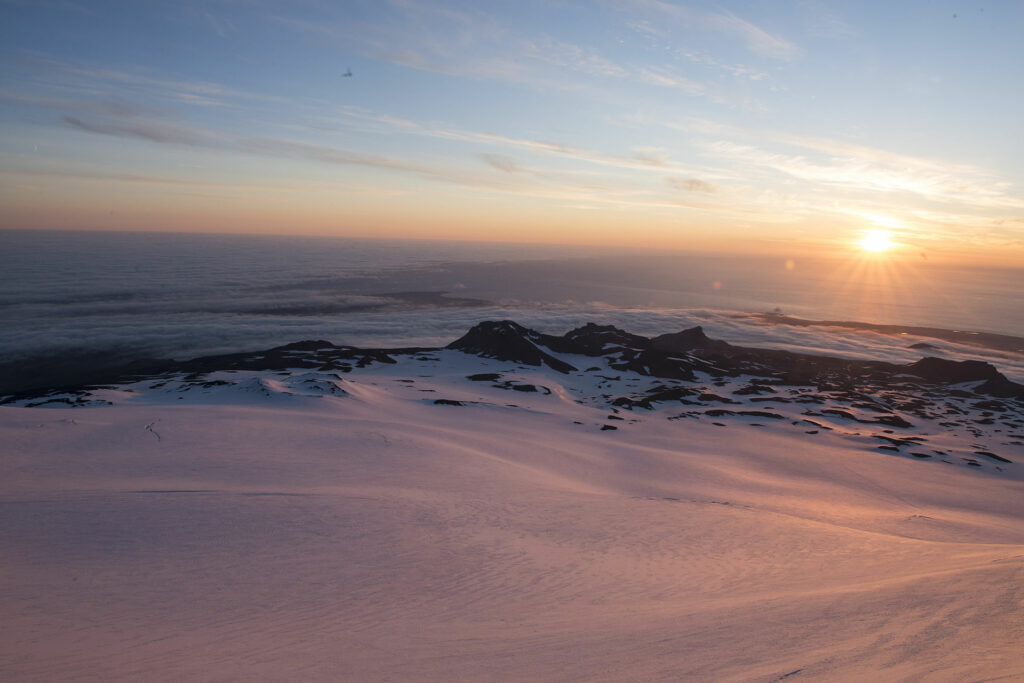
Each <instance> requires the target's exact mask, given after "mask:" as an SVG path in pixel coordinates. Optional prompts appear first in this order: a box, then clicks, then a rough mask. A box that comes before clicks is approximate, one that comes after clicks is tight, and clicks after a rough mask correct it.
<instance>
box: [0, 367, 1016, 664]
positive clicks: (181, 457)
mask: <svg viewBox="0 0 1024 683" xmlns="http://www.w3.org/2000/svg"><path fill="white" fill-rule="evenodd" d="M565 359H566V360H567V361H569V362H572V363H573V365H575V366H576V367H581V368H586V367H587V364H588V361H587V359H583V358H575V357H568V356H567V357H565ZM477 373H496V374H499V375H500V380H498V381H496V382H488V381H471V380H470V379H468V378H467V377H468V376H469V375H473V374H477ZM658 384H671V382H666V381H665V380H659V379H656V378H651V377H643V376H640V375H634V374H632V373H628V372H622V373H615V375H614V376H612V375H609V373H607V372H605V371H601V372H598V373H595V372H590V373H587V372H579V373H569V374H567V375H562V374H559V373H556V372H553V371H551V370H549V369H546V368H526V367H522V366H516V365H515V364H514V363H507V362H502V361H496V360H487V359H482V358H478V357H474V356H468V355H465V354H462V353H459V352H456V351H436V352H430V353H426V354H421V355H419V356H415V357H413V356H406V357H401V358H400V359H399V362H398V363H397V364H395V365H382V364H374V365H371V366H370V367H367V368H362V369H357V370H354V371H353V372H351V373H346V374H338V373H334V372H311V371H309V370H296V371H295V372H263V373H257V372H221V373H214V374H211V375H209V376H206V377H203V378H202V381H201V382H200V381H196V380H195V379H189V378H185V377H172V378H164V379H162V380H160V381H157V380H152V379H150V380H146V381H142V382H137V383H135V384H132V385H122V386H116V387H110V388H106V389H101V390H96V391H93V392H92V393H91V395H90V396H89V397H88V399H87V400H84V401H82V402H81V405H80V406H79V407H74V408H72V407H70V405H69V404H67V403H48V404H45V405H42V406H38V407H24V406H22V407H13V406H2V407H0V443H2V444H4V445H3V446H2V449H0V450H2V457H0V510H2V513H0V558H2V559H0V613H2V614H3V630H2V635H0V678H3V679H5V680H71V679H74V680H112V679H134V680H474V681H475V680H559V681H566V680H568V681H574V680H575V681H595V680H715V681H722V680H744V681H746V680H752V681H778V680H782V679H785V680H787V681H789V680H793V681H797V680H830V681H834V680H840V681H841V680H856V681H864V680H886V681H899V680H915V681H916V680H936V681H947V680H987V679H995V678H999V679H1006V680H1011V679H1024V656H1022V654H1021V653H1022V652H1024V464H1022V461H1024V448H1022V447H1021V445H1020V443H1019V442H1014V441H1012V440H1011V439H1010V437H1007V435H1006V434H1005V433H996V429H997V427H996V426H995V425H993V426H992V427H985V426H977V427H974V428H973V429H975V430H979V431H976V432H972V433H970V434H959V433H954V432H953V431H952V430H949V429H944V428H942V427H941V426H939V425H936V424H931V423H927V421H926V422H924V423H921V421H920V420H915V422H916V423H917V424H916V426H915V429H916V431H915V433H918V434H922V435H924V437H926V438H927V440H928V444H929V445H928V448H930V449H931V448H933V447H935V446H937V447H939V448H940V449H941V450H943V451H944V452H945V453H946V454H947V456H946V457H933V458H931V459H926V460H925V459H916V458H914V457H912V456H911V455H910V454H909V452H907V451H909V450H911V449H904V450H903V451H902V452H899V453H892V452H883V451H880V450H878V448H877V447H878V445H879V443H880V442H879V441H878V440H877V439H875V438H874V435H873V433H872V431H871V430H872V429H873V428H874V426H871V427H866V426H865V425H864V424H863V423H859V422H855V421H851V420H847V419H845V418H843V417H842V416H837V415H825V416H822V417H818V416H816V417H814V418H812V419H813V420H815V422H817V423H818V424H819V425H820V426H821V428H819V429H817V430H815V429H813V428H811V426H810V425H799V424H798V425H794V422H796V423H799V421H800V419H802V417H801V415H802V414H801V413H800V412H799V411H800V410H802V409H803V406H801V405H800V404H795V403H794V404H783V405H775V404H771V403H764V402H761V403H753V402H751V403H749V404H746V405H740V406H736V405H723V406H722V408H728V409H738V408H756V409H759V410H771V411H773V412H778V413H779V414H781V415H783V416H784V418H785V419H759V418H757V417H752V416H741V415H733V416H729V417H728V419H723V420H721V421H718V420H715V419H713V418H711V417H708V416H704V415H702V414H699V413H700V410H699V409H697V408H693V407H692V406H683V405H680V404H678V403H676V404H674V405H668V404H661V403H657V404H655V406H654V409H653V410H649V411H648V410H640V409H637V410H632V411H629V410H617V409H615V408H612V407H610V405H609V404H608V402H607V400H606V397H608V396H617V395H622V394H629V393H631V392H632V393H636V394H638V395H639V394H641V393H642V392H644V391H646V390H647V389H650V388H651V387H654V386H655V385H658ZM742 384H743V382H740V381H737V382H736V386H740V385H742ZM524 385H533V386H534V387H535V388H536V389H537V390H536V391H532V392H531V391H522V390H516V389H515V387H516V386H519V387H524ZM503 387H504V388H503ZM735 388H736V387H735V386H721V387H714V391H715V392H716V393H721V394H723V395H728V394H729V392H730V391H731V390H732V389H735ZM439 399H440V400H442V401H446V402H447V403H440V404H439V403H435V401H437V400H439ZM455 402H458V403H459V404H460V405H455V404H453V403H455ZM766 406H768V407H766ZM688 411H689V413H690V414H688ZM716 422H717V424H716ZM996 424H997V425H998V422H997V423H996ZM720 425H722V426H720ZM608 427H615V429H614V430H613V429H608ZM805 427H806V428H805ZM879 429H881V427H879ZM986 430H987V431H986ZM814 431H816V432H817V433H813V434H811V433H808V432H814ZM875 431H878V430H875ZM982 432H984V433H982ZM895 436H904V435H903V434H902V433H898V434H895ZM982 439H988V441H985V443H984V445H985V446H986V447H987V448H994V447H995V446H994V445H992V444H996V442H998V443H997V444H996V445H998V447H999V453H1000V454H1002V455H1003V456H1009V459H1010V460H1013V461H1014V462H1012V463H1002V462H999V461H991V460H989V459H986V458H984V457H976V456H975V457H973V459H974V460H975V461H976V463H977V464H976V465H975V466H970V467H968V466H967V463H968V461H969V460H971V459H972V457H971V455H970V454H971V449H972V448H974V447H976V446H977V445H978V443H977V442H979V441H981V440H982Z"/></svg>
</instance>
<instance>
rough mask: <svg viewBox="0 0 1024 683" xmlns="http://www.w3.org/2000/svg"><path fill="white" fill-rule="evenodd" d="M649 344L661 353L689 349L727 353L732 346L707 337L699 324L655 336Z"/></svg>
mask: <svg viewBox="0 0 1024 683" xmlns="http://www.w3.org/2000/svg"><path fill="white" fill-rule="evenodd" d="M651 346H652V347H653V348H655V349H657V350H658V351H661V352H662V353H687V352H689V351H711V352H714V353H727V352H729V351H730V350H731V349H732V348H733V347H732V345H731V344H729V343H727V342H724V341H719V340H717V339H711V338H710V337H708V336H707V335H706V334H704V328H702V327H701V326H699V325H698V326H697V327H691V328H690V329H688V330H683V331H682V332H675V333H673V334H662V335H660V336H657V337H655V338H654V339H652V340H651Z"/></svg>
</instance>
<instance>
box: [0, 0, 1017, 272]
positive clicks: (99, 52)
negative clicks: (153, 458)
mask: <svg viewBox="0 0 1024 683" xmlns="http://www.w3.org/2000/svg"><path fill="white" fill-rule="evenodd" d="M0 12H2V14H3V18H4V20H3V21H2V22H0V25H2V28H0V37H2V44H3V48H2V52H0V55H2V67H3V69H2V79H0V126H2V131H3V134H2V136H0V154H2V158H0V201H3V203H4V206H5V207H6V209H5V211H4V214H5V218H4V219H3V222H2V225H3V227H28V228H33V227H38V228H61V227H65V228H74V229H138V230H153V229H157V230H203V231H233V232H281V233H288V232H295V233H317V234H338V235H352V236H382V237H418V238H419V237H437V238H446V239H451V238H454V239H484V240H490V239H493V240H501V241H515V240H526V241H552V242H593V243H616V242H623V243H625V242H628V243H635V244H641V245H645V246H659V245H663V246H665V247H672V248H680V247H681V248H687V247H692V248H715V249H729V248H739V247H740V246H742V247H744V248H754V249H761V248H765V249H771V248H777V247H780V245H793V244H799V245H802V246H804V247H806V248H807V249H822V248H840V247H842V245H848V244H850V243H853V242H855V241H856V239H858V236H859V235H862V234H863V233H864V232H865V231H867V230H871V229H887V230H890V231H891V232H892V233H893V235H894V238H895V240H896V241H897V242H899V243H900V244H902V245H904V247H905V248H906V249H908V250H912V251H913V252H914V253H917V252H918V251H922V252H927V253H929V254H937V255H942V254H946V255H955V254H969V255H973V256H976V257H977V258H1001V259H1002V260H1004V261H1006V260H1009V261H1017V262H1024V192H1022V188H1024V162H1022V159H1024V136H1022V135H1021V134H1020V129H1021V127H1020V123H1019V119H1020V112H1021V111H1022V105H1024V89H1022V88H1021V87H1020V84H1019V83H1020V70H1021V67H1022V66H1024V43H1022V42H1021V40H1020V33H1021V29H1022V28H1024V3H1019V2H998V3H975V4H970V5H967V4H964V3H961V2H901V3H883V2H863V3H837V2H824V1H817V0H805V1H800V2H771V3H765V2H725V3H702V2H670V1H669V0H621V1H618V2H560V1H557V0H556V1H547V2H516V3H506V2H503V3H490V2H472V3H470V2H466V3H460V2H414V1H412V0H395V1H390V2H389V1H379V2H359V1H350V2H319V1H309V2H302V1H297V2H262V1H260V0H252V1H244V0H223V1H210V2H202V3H198V2H196V3H189V2H177V3H160V2H123V3H107V2H80V3H79V2H72V1H68V2H58V1H45V0H44V1H39V2H0ZM348 70H351V73H352V76H351V77H347V76H344V75H343V74H345V73H346V72H347V71H348Z"/></svg>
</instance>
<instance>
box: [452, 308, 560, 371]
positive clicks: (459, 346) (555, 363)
mask: <svg viewBox="0 0 1024 683" xmlns="http://www.w3.org/2000/svg"><path fill="white" fill-rule="evenodd" d="M557 339H558V338H557V337H551V336H550V335H543V334H540V333H538V332H534V331H533V330H529V329H527V328H525V327H523V326H522V325H520V324H519V323H516V322H513V321H511V320H501V321H493V320H488V321H486V322H482V323H478V324H477V325H474V326H473V328H472V329H470V331H469V332H467V333H466V334H464V335H463V336H462V337H460V338H458V339H456V340H455V341H453V342H452V343H451V344H449V345H448V346H447V347H446V348H449V349H455V350H456V351H462V352H463V353H471V354H474V355H477V356H483V357H484V358H494V359H497V360H504V361H510V362H513V363H522V364H524V365H534V366H540V365H547V366H548V367H550V368H551V369H552V370H557V371H558V372H562V373H568V372H573V371H575V370H576V368H574V367H573V366H571V365H569V364H568V363H566V362H564V361H560V360H558V359H557V358H555V357H554V356H552V355H550V354H548V353H546V352H544V351H541V350H540V349H539V348H538V346H537V344H538V343H540V344H543V345H544V346H549V344H548V343H545V342H550V341H552V340H557Z"/></svg>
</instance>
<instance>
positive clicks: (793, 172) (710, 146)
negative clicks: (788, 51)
mask: <svg viewBox="0 0 1024 683" xmlns="http://www.w3.org/2000/svg"><path fill="white" fill-rule="evenodd" d="M780 141H783V142H787V143H788V144H791V145H798V146H801V147H804V148H806V149H811V150H815V151H818V152H823V153H824V155H823V156H821V157H819V158H810V157H808V156H807V155H802V154H787V153H782V152H777V151H769V150H766V149H763V148H760V147H756V146H753V145H748V144H741V143H737V142H734V141H730V140H716V141H711V142H707V143H704V146H705V149H706V150H707V151H708V152H709V153H710V154H712V155H714V156H715V157H717V158H724V159H730V160H733V161H736V162H740V163H742V164H744V165H748V166H751V167H760V168H764V169H770V170H773V171H777V172H779V173H783V174H786V175H788V176H791V177H793V178H797V179H800V180H804V181H809V182H813V183H822V184H827V185H833V186H838V187H846V188H849V189H856V190H862V191H871V192H908V193H912V194H915V195H918V196H920V197H924V198H926V199H929V200H933V201H940V202H952V203H964V204H971V205H974V206H977V207H981V208H995V209H1022V208H1024V200H1022V199H1020V198H1018V197H1015V196H1011V195H1009V194H1008V193H1007V192H1008V190H1009V189H1010V184H1009V183H1007V182H1005V181H1000V180H998V179H997V178H995V177H994V176H993V175H992V174H990V173H989V172H986V171H984V170H983V169H980V168H977V167H974V166H970V165H966V164H953V163H942V162H937V161H932V160H928V159H920V158H916V157H910V156H907V155H903V154H895V153H891V152H886V151H883V150H876V149H870V148H864V147H858V146H855V145H847V144H844V143H839V142H835V141H823V140H813V139H804V138H801V137H799V136H792V135H789V136H782V137H781V138H780Z"/></svg>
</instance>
